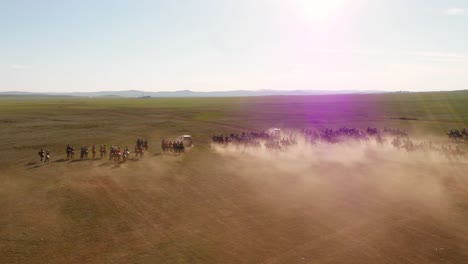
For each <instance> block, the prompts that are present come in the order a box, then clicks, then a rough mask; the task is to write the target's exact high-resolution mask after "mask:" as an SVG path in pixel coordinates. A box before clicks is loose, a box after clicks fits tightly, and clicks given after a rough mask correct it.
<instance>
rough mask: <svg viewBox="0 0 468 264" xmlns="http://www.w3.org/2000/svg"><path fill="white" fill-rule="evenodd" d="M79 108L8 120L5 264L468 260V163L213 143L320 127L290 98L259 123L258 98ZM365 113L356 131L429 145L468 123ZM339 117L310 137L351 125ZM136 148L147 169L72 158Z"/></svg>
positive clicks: (0, 234) (38, 107)
mask: <svg viewBox="0 0 468 264" xmlns="http://www.w3.org/2000/svg"><path fill="white" fill-rule="evenodd" d="M36 100H39V99H36ZM57 100H58V99H57ZM67 100H68V99H67ZM67 100H65V101H57V102H56V104H54V103H53V102H55V101H54V100H52V103H51V102H50V101H48V102H46V103H43V105H42V103H40V101H34V102H32V103H31V101H24V105H21V106H15V107H16V108H15V107H13V106H11V108H7V107H4V108H1V109H2V110H0V121H1V127H0V132H1V134H2V135H3V139H2V141H1V142H0V144H1V149H3V151H2V152H1V153H0V168H1V170H0V203H1V204H0V263H389V264H390V263H392V264H393V263H414V264H416V263H417V264H419V263H468V225H467V224H466V223H468V159H466V158H465V159H460V160H450V159H447V158H446V157H444V156H443V155H439V154H438V153H407V152H404V151H401V150H397V149H395V148H392V147H391V146H390V145H389V144H386V145H384V146H379V145H377V144H374V143H372V142H370V143H366V144H358V143H344V144H339V145H329V144H318V145H314V146H309V145H305V144H299V145H297V146H294V147H291V148H289V149H288V150H285V151H279V152H272V151H266V150H262V149H260V150H258V149H251V148H245V147H235V146H227V147H225V146H219V145H214V144H210V138H211V135H212V134H213V133H226V132H231V131H242V130H244V129H245V130H248V129H250V130H256V129H264V128H267V127H273V126H279V125H284V126H290V127H292V126H296V125H297V124H298V123H300V122H301V121H303V120H310V119H313V118H314V117H310V116H306V115H305V114H301V112H298V111H299V110H300V109H302V108H297V107H295V108H293V109H294V111H293V110H291V111H290V112H289V111H288V110H287V109H286V110H285V108H284V107H283V106H281V105H279V106H278V104H279V103H278V102H281V100H282V99H275V100H278V101H274V102H272V101H268V102H266V101H265V102H263V101H262V107H259V108H260V109H262V111H260V110H257V112H255V111H254V110H253V109H257V107H256V104H259V103H258V101H252V102H249V103H246V102H239V101H235V103H232V104H231V103H226V102H225V101H223V102H221V103H220V104H226V105H227V106H226V108H225V110H224V111H221V112H220V111H218V110H217V109H218V107H222V105H221V106H220V105H218V104H217V103H214V102H212V101H203V102H201V101H196V102H194V103H193V104H191V105H190V106H184V108H182V110H181V108H179V105H178V104H177V102H176V103H174V104H173V101H170V102H169V101H164V102H161V103H160V104H159V105H158V106H157V107H156V106H155V107H154V108H152V107H151V104H152V103H145V104H147V105H144V106H138V105H136V106H133V105H129V106H128V105H127V106H125V107H123V106H122V104H120V103H119V107H115V106H113V105H105V106H102V105H101V104H97V103H94V102H92V101H91V102H88V101H84V102H85V103H84V104H83V102H81V101H74V100H70V101H67ZM115 100H116V102H119V101H118V100H119V99H115ZM171 100H175V99H171ZM213 100H215V99H213ZM260 100H263V99H260ZM301 100H302V99H301ZM174 102H175V101H174ZM290 103H291V102H290V101H288V104H290ZM9 104H12V105H13V103H9ZM155 104H157V102H156V103H155ZM265 104H268V105H270V106H269V108H267V107H266V106H265ZM4 105H6V103H5V104H4ZM31 105H32V106H34V107H31V108H30V106H31ZM236 105H241V107H239V108H238V107H237V106H236ZM9 107H10V106H9ZM298 109H299V110H298ZM350 109H357V108H355V107H350ZM367 110H368V109H362V111H363V112H362V113H361V114H359V113H357V112H354V113H353V115H354V117H355V118H353V119H352V121H348V122H347V123H346V125H348V126H352V125H356V126H357V127H359V126H360V127H365V126H366V124H372V125H376V126H378V127H384V126H385V125H388V126H391V127H404V128H409V129H412V131H414V132H415V134H417V135H418V137H419V139H421V140H425V139H426V138H423V137H422V134H423V133H420V132H419V133H417V131H421V130H423V131H426V130H425V129H426V128H427V127H428V126H434V127H435V128H436V129H435V130H431V131H430V132H428V133H427V138H431V139H433V138H437V137H438V135H439V134H441V132H440V130H437V128H442V127H443V128H445V127H449V126H452V125H454V124H456V125H460V124H466V122H465V121H463V120H464V119H460V120H461V121H458V123H457V122H456V120H455V121H453V122H452V121H447V122H452V123H447V122H441V121H436V120H417V121H415V120H403V119H401V120H395V119H393V118H394V116H392V115H391V114H389V112H380V113H382V115H371V116H369V115H366V114H365V113H367V112H368V111H367ZM400 110H401V109H400ZM304 111H306V110H304ZM356 111H357V110H356ZM359 111H361V110H359ZM338 112H339V111H337V110H333V111H332V112H327V111H324V112H323V113H321V115H323V114H327V113H331V117H329V119H325V120H323V122H320V123H317V122H315V123H314V122H312V123H309V124H308V126H324V125H326V124H327V120H329V121H330V124H332V125H334V126H336V125H338V124H344V122H343V121H342V120H341V119H339V118H335V119H333V117H335V114H336V113H338ZM345 112H347V113H349V112H348V111H345ZM249 113H251V114H250V115H249ZM380 113H379V114H380ZM288 114H290V116H288ZM293 116H294V117H295V118H296V119H294V120H293ZM395 116H399V114H396V115H395ZM379 118H387V119H379ZM463 118H464V117H463ZM317 120H318V119H317ZM428 124H429V125H428ZM434 124H435V125H434ZM467 126H468V125H467ZM299 128H302V127H298V129H299ZM422 128H423V129H422ZM180 134H191V135H192V136H193V137H194V140H195V147H194V148H192V149H190V150H189V151H187V152H186V153H184V154H180V155H173V154H167V153H163V152H162V151H161V149H160V147H159V142H160V140H161V139H163V138H167V139H173V138H174V137H176V136H178V135H180ZM137 138H145V139H148V140H149V142H150V149H149V152H148V153H146V155H145V157H143V158H141V159H135V160H133V159H132V160H130V161H127V162H125V163H114V162H111V161H108V160H99V159H95V160H92V159H88V160H83V161H80V160H76V161H66V160H65V159H64V158H65V155H64V153H65V146H66V144H68V143H69V144H74V145H75V147H76V146H79V145H80V144H83V145H84V144H88V145H90V144H107V145H108V146H109V145H110V144H116V145H120V146H124V145H129V146H130V149H132V148H133V145H134V142H135V140H136V139H137ZM440 138H441V139H440V140H444V138H443V134H442V135H441V136H440ZM41 147H47V148H49V149H50V150H51V162H50V163H48V164H43V163H40V162H39V157H38V155H37V151H38V149H39V148H41ZM132 154H133V153H132ZM132 156H133V155H132Z"/></svg>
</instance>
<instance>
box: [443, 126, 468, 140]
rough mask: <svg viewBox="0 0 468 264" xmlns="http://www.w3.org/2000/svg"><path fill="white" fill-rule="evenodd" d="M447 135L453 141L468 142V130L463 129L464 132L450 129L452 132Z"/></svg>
mask: <svg viewBox="0 0 468 264" xmlns="http://www.w3.org/2000/svg"><path fill="white" fill-rule="evenodd" d="M447 135H448V136H449V137H450V138H453V139H461V140H466V141H468V130H467V129H466V128H463V129H462V130H458V129H450V131H449V132H447Z"/></svg>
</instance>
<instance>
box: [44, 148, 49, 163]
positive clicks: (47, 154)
mask: <svg viewBox="0 0 468 264" xmlns="http://www.w3.org/2000/svg"><path fill="white" fill-rule="evenodd" d="M49 160H50V154H49V152H48V151H47V153H46V154H45V159H44V163H46V162H49Z"/></svg>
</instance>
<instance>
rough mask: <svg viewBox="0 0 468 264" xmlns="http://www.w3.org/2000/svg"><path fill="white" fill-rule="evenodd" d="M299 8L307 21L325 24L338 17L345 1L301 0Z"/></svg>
mask: <svg viewBox="0 0 468 264" xmlns="http://www.w3.org/2000/svg"><path fill="white" fill-rule="evenodd" d="M300 2H301V4H300V6H299V8H301V9H302V10H303V13H304V15H305V16H306V18H307V19H310V20H312V21H314V22H325V21H327V20H330V19H332V18H334V17H336V16H337V15H338V13H339V11H340V8H341V7H342V5H343V0H323V1H321V0H301V1H300Z"/></svg>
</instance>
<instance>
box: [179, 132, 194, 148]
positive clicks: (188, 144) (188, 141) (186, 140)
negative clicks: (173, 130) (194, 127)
mask: <svg viewBox="0 0 468 264" xmlns="http://www.w3.org/2000/svg"><path fill="white" fill-rule="evenodd" d="M178 140H179V141H182V142H183V143H184V147H192V146H193V140H192V136H190V135H183V136H180V137H179V139H178Z"/></svg>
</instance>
